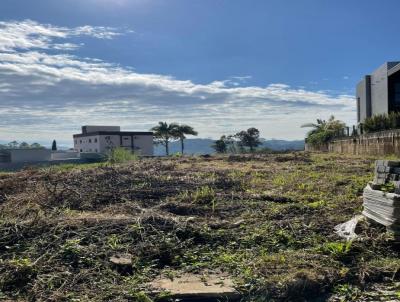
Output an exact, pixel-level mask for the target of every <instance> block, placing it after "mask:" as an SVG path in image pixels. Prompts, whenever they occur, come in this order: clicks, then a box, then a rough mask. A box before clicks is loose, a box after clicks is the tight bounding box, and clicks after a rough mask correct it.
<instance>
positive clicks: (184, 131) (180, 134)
mask: <svg viewBox="0 0 400 302" xmlns="http://www.w3.org/2000/svg"><path fill="white" fill-rule="evenodd" d="M197 134H198V133H197V131H195V130H194V129H193V127H191V126H189V125H176V127H175V129H174V135H175V137H177V138H179V140H180V142H181V153H182V154H183V151H184V149H185V145H184V143H183V141H184V140H185V139H186V135H194V136H196V135H197Z"/></svg>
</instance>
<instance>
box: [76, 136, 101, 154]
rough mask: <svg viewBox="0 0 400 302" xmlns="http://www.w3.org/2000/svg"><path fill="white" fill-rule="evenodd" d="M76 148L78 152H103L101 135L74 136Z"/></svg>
mask: <svg viewBox="0 0 400 302" xmlns="http://www.w3.org/2000/svg"><path fill="white" fill-rule="evenodd" d="M74 149H75V150H76V151H77V152H102V151H101V144H100V135H91V136H85V137H76V138H74Z"/></svg>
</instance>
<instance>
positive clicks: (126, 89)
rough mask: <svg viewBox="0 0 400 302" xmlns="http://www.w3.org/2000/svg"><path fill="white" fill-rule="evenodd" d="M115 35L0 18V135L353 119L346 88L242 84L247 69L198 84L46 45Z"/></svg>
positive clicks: (206, 132) (280, 133) (207, 129)
mask: <svg viewBox="0 0 400 302" xmlns="http://www.w3.org/2000/svg"><path fill="white" fill-rule="evenodd" d="M120 34H121V33H120V32H118V31H117V30H116V29H112V28H107V27H91V26H83V27H77V28H65V27H56V26H52V25H48V24H45V25H43V24H38V23H36V22H34V21H23V22H0V83H1V85H0V115H1V116H2V117H4V118H3V119H1V120H0V133H2V136H8V137H9V138H10V139H27V137H30V136H32V137H38V138H40V139H41V140H44V139H48V140H50V139H52V138H53V137H54V136H56V135H57V137H59V138H61V141H62V140H65V142H70V137H71V134H72V133H73V132H75V131H78V129H79V126H80V125H81V124H86V123H91V124H96V123H98V124H118V125H121V126H123V127H124V128H130V129H132V128H136V129H139V130H147V129H149V128H150V127H151V126H152V125H153V124H155V123H156V122H157V121H159V120H167V121H178V122H185V123H190V124H192V125H193V126H195V127H196V128H197V130H199V132H200V134H201V135H202V136H203V137H208V136H213V137H217V136H219V135H221V134H222V133H232V132H235V131H236V130H239V129H241V128H246V127H250V126H256V127H258V128H260V130H261V131H262V133H263V136H264V137H277V138H300V137H302V135H303V134H304V131H305V130H304V129H301V128H299V126H300V125H301V124H302V123H305V122H309V121H311V120H314V119H316V118H317V117H327V116H329V115H330V114H332V113H334V112H336V113H338V117H339V118H343V119H344V120H346V121H353V115H355V113H354V112H353V111H354V102H353V97H352V96H349V95H342V94H334V93H332V92H324V91H309V90H306V89H304V88H293V87H290V86H289V85H286V84H282V83H280V84H269V85H265V86H262V87H261V86H245V82H246V81H248V80H250V79H251V76H242V77H238V76H236V77H231V78H230V79H228V80H215V81H212V82H210V83H208V84H197V83H194V82H192V81H189V80H180V79H176V78H174V77H172V76H167V75H160V74H144V73H139V72H136V71H133V70H132V69H131V68H128V67H120V66H118V65H115V64H111V63H107V62H104V61H101V60H98V59H91V58H85V59H84V58H80V57H77V56H74V55H71V54H62V53H59V54H54V53H53V52H51V53H50V52H46V50H49V49H52V50H53V51H54V50H59V51H66V50H69V51H71V50H74V49H76V48H77V47H79V46H80V45H75V44H72V43H69V42H68V41H65V40H67V39H68V38H71V37H73V36H77V35H86V36H90V37H94V38H100V39H110V38H114V37H116V36H118V35H120ZM60 40H64V41H61V42H60ZM63 42H65V43H63ZM27 133H29V136H27ZM35 135H36V136H35Z"/></svg>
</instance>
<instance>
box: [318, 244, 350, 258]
mask: <svg viewBox="0 0 400 302" xmlns="http://www.w3.org/2000/svg"><path fill="white" fill-rule="evenodd" d="M351 247H352V241H347V242H327V243H325V244H323V245H322V247H321V251H322V252H323V253H325V254H328V255H332V256H333V257H334V258H336V259H341V258H343V257H345V256H347V255H348V253H349V252H350V251H351Z"/></svg>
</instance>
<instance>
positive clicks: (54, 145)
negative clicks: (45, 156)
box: [51, 140, 57, 151]
mask: <svg viewBox="0 0 400 302" xmlns="http://www.w3.org/2000/svg"><path fill="white" fill-rule="evenodd" d="M51 150H53V151H57V142H56V140H53V143H52V144H51Z"/></svg>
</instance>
